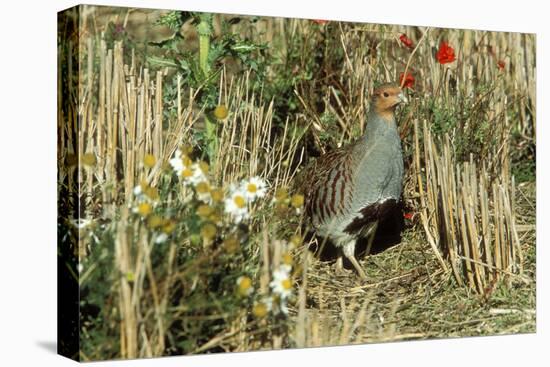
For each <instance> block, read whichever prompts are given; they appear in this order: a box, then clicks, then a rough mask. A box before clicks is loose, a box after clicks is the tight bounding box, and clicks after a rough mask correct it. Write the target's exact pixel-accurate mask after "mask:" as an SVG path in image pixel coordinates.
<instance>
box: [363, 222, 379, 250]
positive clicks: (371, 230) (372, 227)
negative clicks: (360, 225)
mask: <svg viewBox="0 0 550 367" xmlns="http://www.w3.org/2000/svg"><path fill="white" fill-rule="evenodd" d="M377 228H378V221H376V222H374V223H372V224H371V225H370V228H369V230H368V231H367V237H368V242H367V251H366V252H365V255H370V250H371V249H372V241H374V236H375V235H376V229H377Z"/></svg>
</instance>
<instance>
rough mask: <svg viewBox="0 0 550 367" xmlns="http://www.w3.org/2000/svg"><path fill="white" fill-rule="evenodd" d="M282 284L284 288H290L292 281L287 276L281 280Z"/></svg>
mask: <svg viewBox="0 0 550 367" xmlns="http://www.w3.org/2000/svg"><path fill="white" fill-rule="evenodd" d="M281 285H282V286H283V288H284V289H286V290H289V289H291V288H292V281H291V280H290V279H288V278H287V279H285V280H283V281H282V282H281Z"/></svg>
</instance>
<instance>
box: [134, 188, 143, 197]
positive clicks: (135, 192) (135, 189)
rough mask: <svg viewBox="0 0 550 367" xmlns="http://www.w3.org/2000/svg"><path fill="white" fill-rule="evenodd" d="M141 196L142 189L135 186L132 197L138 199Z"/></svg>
mask: <svg viewBox="0 0 550 367" xmlns="http://www.w3.org/2000/svg"><path fill="white" fill-rule="evenodd" d="M141 195H143V189H142V188H141V185H137V186H136V187H134V196H136V197H138V198H139V197H140V196H141Z"/></svg>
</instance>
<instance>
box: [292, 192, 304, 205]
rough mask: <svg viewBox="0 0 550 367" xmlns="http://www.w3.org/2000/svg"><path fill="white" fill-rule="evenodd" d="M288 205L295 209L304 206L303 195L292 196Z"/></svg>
mask: <svg viewBox="0 0 550 367" xmlns="http://www.w3.org/2000/svg"><path fill="white" fill-rule="evenodd" d="M290 203H291V204H292V206H293V207H295V208H300V207H302V205H304V195H300V194H295V195H292V199H290Z"/></svg>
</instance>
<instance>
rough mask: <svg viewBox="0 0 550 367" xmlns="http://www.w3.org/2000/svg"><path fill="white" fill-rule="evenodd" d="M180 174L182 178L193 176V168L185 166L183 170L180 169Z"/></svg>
mask: <svg viewBox="0 0 550 367" xmlns="http://www.w3.org/2000/svg"><path fill="white" fill-rule="evenodd" d="M181 175H182V177H183V178H189V177H191V176H193V170H191V168H186V169H184V170H183V171H181Z"/></svg>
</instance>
